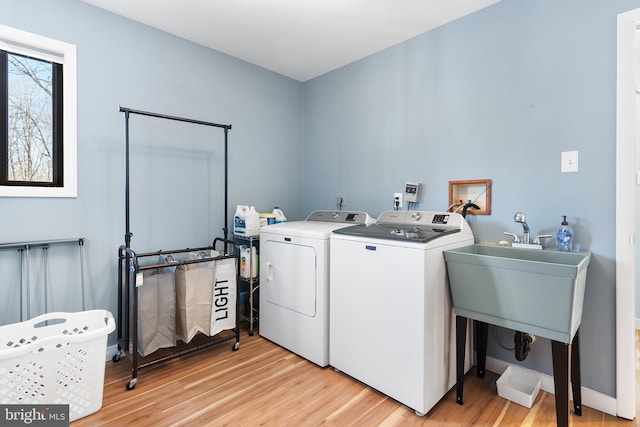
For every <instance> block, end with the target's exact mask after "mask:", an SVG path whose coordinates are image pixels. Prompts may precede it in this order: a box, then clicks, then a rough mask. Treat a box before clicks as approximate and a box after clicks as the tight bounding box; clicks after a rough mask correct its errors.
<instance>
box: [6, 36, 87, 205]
mask: <svg viewBox="0 0 640 427" xmlns="http://www.w3.org/2000/svg"><path fill="white" fill-rule="evenodd" d="M0 49H3V50H6V51H9V52H13V53H18V54H22V55H29V56H32V57H35V58H39V59H43V60H47V61H53V62H57V63H60V64H62V66H63V83H62V84H63V99H64V134H63V140H64V153H63V162H64V177H63V181H64V186H63V187H28V186H0V197H77V195H78V135H77V105H76V103H77V88H76V85H77V83H76V80H77V68H76V46H75V45H72V44H69V43H65V42H61V41H58V40H54V39H50V38H47V37H43V36H39V35H36V34H32V33H29V32H26V31H22V30H18V29H15V28H11V27H7V26H4V25H0Z"/></svg>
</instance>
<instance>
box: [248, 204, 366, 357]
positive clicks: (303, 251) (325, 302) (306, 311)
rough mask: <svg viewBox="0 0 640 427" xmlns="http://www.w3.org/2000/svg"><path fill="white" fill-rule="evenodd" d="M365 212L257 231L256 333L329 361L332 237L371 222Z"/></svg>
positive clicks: (321, 214)
mask: <svg viewBox="0 0 640 427" xmlns="http://www.w3.org/2000/svg"><path fill="white" fill-rule="evenodd" d="M373 222H374V219H373V218H372V217H370V216H369V215H368V214H367V213H365V212H348V211H314V212H312V213H311V214H309V216H308V217H307V218H306V219H305V220H304V221H290V222H283V223H279V224H273V225H269V226H266V227H263V228H262V229H261V230H260V296H259V299H260V335H261V336H262V337H264V338H267V339H269V340H271V341H273V342H274V343H276V344H279V345H280V346H282V347H284V348H286V349H288V350H290V351H292V352H294V353H297V354H299V355H300V356H302V357H304V358H305V359H308V360H310V361H311V362H313V363H315V364H317V365H319V366H327V365H328V363H329V317H328V316H329V253H330V248H329V243H330V236H331V233H332V232H333V231H334V230H336V229H339V228H342V227H348V226H351V225H355V224H362V225H365V224H371V223H373Z"/></svg>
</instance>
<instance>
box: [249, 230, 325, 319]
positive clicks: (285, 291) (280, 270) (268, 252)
mask: <svg viewBox="0 0 640 427" xmlns="http://www.w3.org/2000/svg"><path fill="white" fill-rule="evenodd" d="M262 253H263V257H264V258H266V259H264V258H263V259H262V263H263V268H264V270H263V271H264V274H263V275H262V276H263V277H261V278H260V279H261V281H262V284H261V288H262V289H261V290H260V291H261V292H263V296H264V297H265V298H266V300H267V301H268V302H270V303H272V304H275V305H278V306H280V307H283V308H287V309H289V310H293V311H295V312H297V313H300V314H303V315H305V316H309V317H314V316H315V315H316V277H317V275H316V265H317V264H316V256H317V254H316V250H315V248H314V247H312V246H304V245H297V244H293V243H283V242H275V241H272V240H270V241H267V242H266V247H265V248H264V249H263V250H262Z"/></svg>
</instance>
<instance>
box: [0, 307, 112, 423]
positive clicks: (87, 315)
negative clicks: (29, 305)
mask: <svg viewBox="0 0 640 427" xmlns="http://www.w3.org/2000/svg"><path fill="white" fill-rule="evenodd" d="M114 329H115V320H114V319H113V315H112V314H111V313H110V312H109V311H107V310H90V311H83V312H79V313H48V314H44V315H42V316H38V317H35V318H33V319H31V320H28V321H25V322H21V323H14V324H11V325H6V326H2V327H0V403H2V404H4V405H7V404H34V405H41V404H68V405H69V418H70V421H74V420H76V419H78V418H82V417H84V416H87V415H89V414H92V413H94V412H96V411H97V410H98V409H100V407H101V406H102V392H103V387H104V369H105V361H106V353H107V335H109V333H111V332H113V330H114Z"/></svg>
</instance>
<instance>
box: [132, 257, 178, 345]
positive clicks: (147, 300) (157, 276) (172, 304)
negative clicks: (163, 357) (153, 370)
mask: <svg viewBox="0 0 640 427" xmlns="http://www.w3.org/2000/svg"><path fill="white" fill-rule="evenodd" d="M137 290H138V304H139V310H138V353H140V355H141V356H147V355H149V354H151V353H153V352H154V351H156V350H158V349H161V348H167V347H174V346H175V345H176V289H175V267H167V268H162V269H153V270H145V271H143V281H142V286H139V287H138V288H137Z"/></svg>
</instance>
